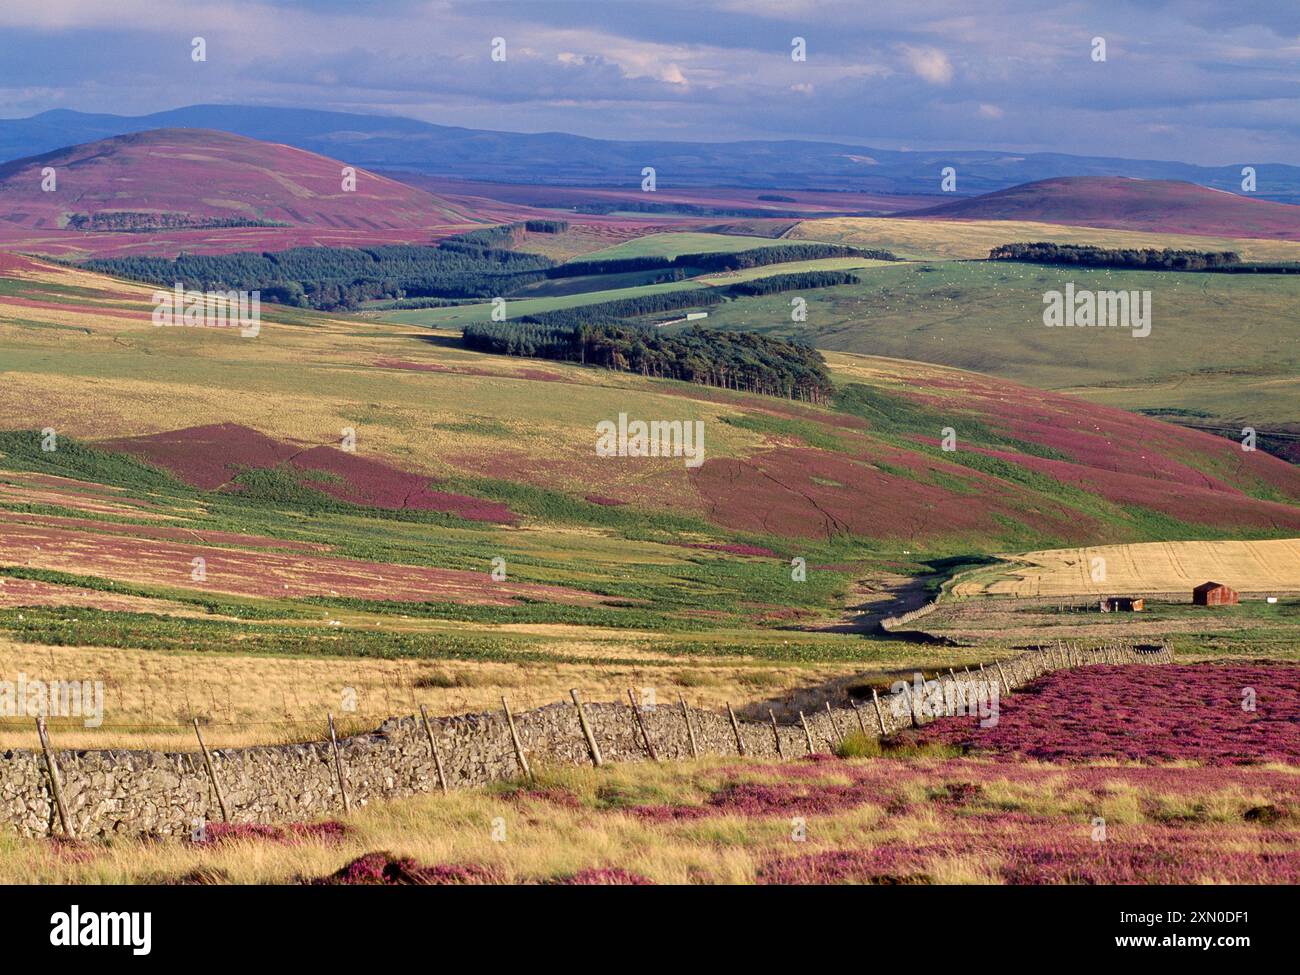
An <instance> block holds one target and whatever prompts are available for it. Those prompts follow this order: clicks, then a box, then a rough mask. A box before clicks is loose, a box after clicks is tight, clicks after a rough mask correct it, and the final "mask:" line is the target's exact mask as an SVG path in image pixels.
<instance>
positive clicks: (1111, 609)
mask: <svg viewBox="0 0 1300 975" xmlns="http://www.w3.org/2000/svg"><path fill="white" fill-rule="evenodd" d="M1146 604H1147V602H1146V600H1145V599H1142V598H1141V597H1139V596H1103V597H1102V598H1101V611H1102V612H1103V613H1140V612H1142V610H1143V609H1145V608H1146Z"/></svg>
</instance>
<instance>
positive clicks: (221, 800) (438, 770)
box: [0, 643, 1172, 837]
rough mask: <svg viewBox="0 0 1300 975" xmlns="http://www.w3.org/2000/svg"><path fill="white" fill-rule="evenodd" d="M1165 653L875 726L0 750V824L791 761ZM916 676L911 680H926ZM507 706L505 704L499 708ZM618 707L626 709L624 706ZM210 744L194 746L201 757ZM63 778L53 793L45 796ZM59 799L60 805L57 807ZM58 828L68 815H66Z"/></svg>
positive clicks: (1003, 675) (1004, 683) (580, 708)
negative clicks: (580, 771)
mask: <svg viewBox="0 0 1300 975" xmlns="http://www.w3.org/2000/svg"><path fill="white" fill-rule="evenodd" d="M1171 662H1172V654H1171V652H1170V651H1169V648H1168V647H1163V646H1162V647H1158V648H1153V649H1149V650H1148V649H1144V648H1141V647H1139V646H1137V645H1134V644H1127V643H1126V644H1107V645H1103V646H1101V647H1097V648H1091V649H1084V648H1082V647H1080V646H1077V645H1070V644H1062V643H1058V644H1055V645H1053V646H1041V647H1038V648H1037V649H1035V650H1030V651H1027V652H1024V653H1021V654H1019V655H1018V656H1015V657H1011V658H1008V659H1004V660H995V661H992V662H991V666H990V667H988V668H987V669H986V668H985V667H984V665H983V664H981V665H980V667H979V670H978V671H972V670H970V669H969V668H967V669H965V670H964V671H963V673H961V674H958V673H955V672H954V671H953V670H952V669H949V670H948V672H947V673H946V674H939V675H938V676H937V677H932V678H930V679H929V680H926V681H924V683H922V684H921V685H919V688H920V689H919V691H918V692H917V693H914V692H913V689H912V686H911V685H905V686H904V687H903V688H902V689H898V690H895V691H893V692H891V693H888V694H883V695H879V694H873V702H872V704H873V710H874V714H875V717H876V719H877V720H876V721H873V722H866V721H863V720H862V712H860V711H859V710H858V709H857V707H856V706H855V702H853V701H852V700H846V702H845V703H843V704H841V705H840V706H839V707H835V706H833V705H832V704H831V703H830V702H829V701H827V702H826V707H825V709H824V710H821V709H819V710H816V711H812V712H809V713H807V714H801V715H800V720H799V722H798V723H793V722H790V723H786V724H779V723H777V722H776V721H775V720H774V719H773V717H772V715H770V714H769V715H768V716H767V717H768V719H769V720H750V719H742V718H739V717H737V716H736V715H735V713H734V712H733V711H732V710H731V709H730V708H728V709H727V711H725V712H713V711H706V710H701V709H698V708H691V707H688V706H686V702H685V701H684V700H683V701H681V705H682V706H681V707H678V706H676V705H668V704H662V705H658V706H649V707H647V706H644V705H642V704H638V703H637V702H636V701H635V699H633V700H631V701H629V702H626V703H624V702H611V703H587V702H581V703H579V700H580V699H579V698H578V696H577V694H576V693H575V694H573V695H572V697H573V700H572V701H570V702H562V703H556V704H550V705H546V706H544V707H541V708H536V709H533V710H530V711H522V712H513V713H511V712H509V709H508V707H503V708H502V709H501V710H500V711H497V712H489V713H479V714H463V715H456V716H450V717H440V718H433V717H429V716H428V715H427V714H415V715H412V716H407V717H401V718H390V719H389V720H387V721H385V722H384V723H383V724H382V725H381V726H380V727H379V728H378V729H376V730H375V731H373V732H370V733H367V734H362V735H353V736H351V737H348V738H341V739H338V740H337V742H333V741H331V740H330V738H325V739H323V740H322V741H315V742H308V743H303V744H297V745H276V746H257V747H249V748H233V749H212V750H207V749H204V750H202V751H200V752H197V753H195V752H169V753H163V752H142V751H123V750H103V751H94V750H91V751H67V750H65V751H62V752H53V751H51V752H50V753H49V754H50V755H52V756H53V757H54V758H55V763H57V769H58V778H57V779H54V778H52V777H51V776H50V775H49V773H48V769H49V768H50V767H54V763H49V762H48V761H47V759H46V757H45V754H44V753H43V752H42V751H40V750H25V749H23V750H13V751H9V752H4V753H0V827H3V828H10V829H15V830H16V831H17V832H19V833H20V834H23V835H31V836H43V835H53V834H55V833H57V832H59V831H60V830H62V831H63V832H65V833H66V834H68V835H77V836H81V837H104V836H110V835H124V834H125V835H132V834H134V835H139V834H162V835H185V834H192V833H196V831H197V832H198V833H199V834H201V833H202V830H203V829H204V828H205V824H206V823H207V822H209V821H214V820H216V819H218V818H220V819H222V820H228V821H231V822H250V823H275V822H289V821H298V820H302V819H307V818H321V817H322V816H328V815H331V814H335V813H338V812H343V811H345V809H346V808H355V807H356V806H358V805H364V804H365V803H367V802H369V801H373V800H379V799H386V798H396V797H400V796H407V795H414V794H420V793H430V792H435V791H446V790H447V789H448V788H455V787H461V788H463V787H468V786H475V785H483V784H487V783H489V782H493V781H500V780H506V779H514V778H518V777H519V771H520V769H521V768H523V769H531V767H532V766H531V765H530V764H529V760H530V759H531V761H532V763H533V764H535V765H537V766H545V765H552V766H555V765H559V766H564V765H568V766H572V765H598V764H604V763H608V762H629V761H647V760H654V759H659V760H680V759H689V758H692V757H694V756H697V755H717V756H739V755H747V756H750V757H753V758H760V759H772V760H777V761H780V760H783V759H794V758H798V757H800V756H803V755H806V754H809V753H813V752H835V751H836V750H837V749H838V748H839V747H840V746H841V744H842V743H843V739H844V729H845V728H849V729H851V731H852V733H853V734H858V733H859V730H857V729H860V732H861V733H862V734H864V735H867V736H868V737H881V736H887V735H892V734H894V733H897V732H899V731H901V730H904V729H906V728H910V727H915V726H919V725H921V724H924V723H925V722H926V720H927V719H928V718H931V717H933V716H935V715H936V714H944V713H947V712H946V711H945V710H944V708H945V707H946V702H950V701H954V700H960V701H969V700H970V694H971V693H973V689H977V688H981V689H982V690H981V691H980V693H984V694H987V692H988V691H989V690H990V684H992V685H993V688H992V689H993V691H994V693H996V694H1001V693H1002V689H1003V688H1005V689H1006V691H1007V692H1010V693H1014V691H1015V689H1016V688H1019V687H1023V686H1024V685H1025V684H1027V683H1029V682H1030V681H1033V680H1034V679H1036V678H1038V677H1040V676H1043V675H1044V674H1047V673H1050V672H1052V671H1056V670H1061V669H1069V668H1073V667H1078V666H1086V665H1091V664H1134V663H1141V664H1148V663H1149V664H1166V663H1171ZM922 676H923V675H922ZM503 703H504V702H503ZM629 707H630V711H631V713H630V714H629ZM205 751H206V754H205V753H204V752H205ZM55 782H59V783H61V790H60V791H61V792H62V793H63V796H62V800H61V801H60V798H59V797H58V796H57V795H56V794H55V789H56V788H57V787H56V786H55V784H54V783H55ZM60 805H62V806H63V807H64V808H63V810H62V811H61V812H60V810H59V809H58V807H59V806H60ZM63 824H66V825H63Z"/></svg>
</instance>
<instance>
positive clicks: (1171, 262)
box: [989, 241, 1241, 271]
mask: <svg viewBox="0 0 1300 975" xmlns="http://www.w3.org/2000/svg"><path fill="white" fill-rule="evenodd" d="M989 260H991V261H1023V262H1027V263H1031V264H1076V265H1081V266H1083V267H1118V268H1136V269H1139V270H1158V271H1209V270H1218V269H1220V268H1226V267H1231V266H1233V265H1237V264H1240V263H1241V257H1240V255H1238V254H1236V253H1235V252H1233V251H1193V250H1177V249H1174V248H1165V249H1164V250H1156V249H1155V248H1151V247H1147V248H1143V249H1141V250H1139V249H1136V248H1128V247H1124V248H1121V247H1093V246H1091V245H1084V244H1053V243H1049V242H1046V241H1039V242H1036V243H1032V244H1026V243H1019V244H1002V245H1000V246H998V247H995V248H993V249H992V250H991V251H989Z"/></svg>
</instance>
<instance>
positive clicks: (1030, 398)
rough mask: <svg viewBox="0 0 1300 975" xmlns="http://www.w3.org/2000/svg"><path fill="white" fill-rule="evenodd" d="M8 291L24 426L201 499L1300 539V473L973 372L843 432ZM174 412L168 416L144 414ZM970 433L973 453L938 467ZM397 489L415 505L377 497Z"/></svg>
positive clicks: (1017, 538) (52, 272) (857, 530)
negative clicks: (681, 426)
mask: <svg viewBox="0 0 1300 975" xmlns="http://www.w3.org/2000/svg"><path fill="white" fill-rule="evenodd" d="M9 273H10V274H12V275H15V276H16V277H15V278H14V279H12V280H11V281H10V282H9V286H8V288H7V291H8V294H6V295H5V296H3V298H2V299H0V329H3V332H2V333H0V334H2V336H3V347H4V353H5V359H6V362H7V364H8V367H9V375H8V377H7V380H6V384H5V390H4V391H3V393H0V414H2V415H3V416H5V417H6V418H7V419H8V423H9V425H10V428H11V429H39V428H40V427H43V426H46V425H49V426H53V427H54V428H56V429H58V430H59V431H61V432H62V433H63V434H64V435H66V436H69V437H73V438H75V439H77V440H78V441H81V442H85V443H89V444H96V443H98V444H101V445H102V447H103V448H105V449H113V450H125V451H128V452H129V453H130V454H131V455H133V456H135V457H137V458H140V459H142V460H145V461H146V462H148V463H150V464H154V465H157V466H159V467H161V468H163V469H167V470H170V471H171V472H172V473H173V475H175V476H176V477H179V478H180V479H181V480H182V481H186V482H188V483H190V484H191V485H192V486H193V487H195V488H197V489H199V490H201V491H210V490H212V489H214V488H220V489H221V490H231V489H233V490H235V491H236V492H239V491H242V490H264V489H268V488H269V487H270V486H274V487H275V492H277V494H276V496H281V495H283V496H285V497H289V498H292V497H294V496H296V495H295V492H298V493H299V494H300V492H301V491H308V492H315V493H314V494H312V495H311V496H312V497H316V496H317V495H319V494H321V493H322V492H323V493H324V494H325V495H328V496H333V497H335V498H337V499H342V500H344V501H346V502H347V503H349V504H350V505H353V506H356V505H361V506H369V507H376V506H377V507H385V506H390V507H391V506H396V507H398V508H403V507H406V508H412V507H421V508H424V509H427V510H434V511H441V512H446V513H449V514H451V515H454V516H455V517H457V518H459V519H466V518H468V519H470V520H472V521H474V522H475V523H478V524H491V523H502V524H506V525H509V524H513V523H522V524H537V525H548V524H553V523H554V519H555V518H556V517H557V516H558V517H559V518H560V520H561V521H563V522H567V523H574V524H579V525H584V526H587V527H589V528H604V529H609V528H611V526H614V527H615V528H617V526H620V525H631V524H634V523H635V524H643V523H644V522H643V519H646V518H649V519H651V520H653V519H656V518H668V519H670V520H671V521H672V523H673V524H675V525H676V528H675V529H674V530H673V532H672V533H670V535H668V536H665V537H674V538H677V537H680V536H681V534H682V532H685V533H686V534H687V535H688V536H690V537H693V538H694V539H695V540H698V541H699V542H701V543H703V544H714V545H716V544H723V545H734V544H740V545H749V546H755V547H759V548H765V549H768V550H771V551H774V552H782V551H786V550H788V549H790V547H791V546H792V545H794V546H797V547H801V546H804V545H807V544H811V543H820V544H824V545H832V546H844V545H848V546H850V547H855V546H858V545H867V546H869V547H870V548H873V549H876V550H884V551H891V550H892V551H896V552H897V551H902V550H904V549H907V550H911V551H913V552H925V553H929V554H931V555H936V556H937V555H942V554H947V553H950V552H957V551H972V550H978V551H990V550H1005V549H1008V548H1019V547H1024V546H1026V545H1028V546H1031V547H1051V546H1053V545H1055V544H1057V543H1060V544H1071V543H1079V542H1084V541H1088V542H1097V541H1142V540H1151V539H1158V538H1165V537H1188V536H1194V535H1197V534H1202V533H1206V532H1209V533H1211V534H1214V533H1218V532H1223V531H1232V532H1236V533H1240V532H1262V533H1265V534H1268V533H1273V532H1277V531H1284V530H1287V531H1294V530H1296V529H1297V528H1300V508H1297V507H1295V506H1294V502H1295V500H1296V499H1298V498H1300V470H1297V469H1296V468H1294V467H1291V466H1290V465H1287V464H1285V463H1283V462H1281V461H1279V460H1277V459H1275V458H1273V457H1270V456H1268V455H1266V454H1264V453H1262V452H1260V453H1255V454H1243V453H1242V452H1241V451H1240V450H1239V449H1236V445H1235V444H1233V443H1231V442H1229V441H1226V440H1223V439H1220V438H1216V437H1212V436H1209V435H1207V434H1203V433H1198V432H1194V431H1190V430H1185V429H1181V428H1178V427H1174V426H1170V425H1167V424H1164V423H1161V422H1158V421H1155V420H1151V419H1147V418H1144V417H1142V416H1138V415H1134V414H1130V413H1124V412H1121V411H1118V410H1112V409H1109V408H1105V407H1099V406H1093V405H1090V404H1088V403H1085V402H1083V401H1081V400H1078V399H1074V398H1072V397H1069V396H1064V395H1060V394H1057V393H1050V392H1042V391H1039V390H1035V389H1031V388H1029V387H1025V386H1019V385H1017V384H1015V383H1012V382H1008V381H1005V380H1000V379H994V378H991V377H987V376H981V375H976V374H972V373H963V372H959V371H956V370H951V369H944V368H939V367H930V366H924V367H922V366H918V365H916V364H914V363H904V362H901V361H897V360H886V359H872V358H863V357H856V356H834V357H832V358H831V360H830V366H831V371H832V376H833V378H834V379H835V380H836V382H837V383H838V384H839V386H840V388H841V395H840V398H839V401H838V403H837V405H836V408H834V409H823V408H817V407H813V406H809V405H806V404H799V403H793V402H790V401H787V400H783V399H779V398H775V397H764V396H751V395H746V394H742V393H737V392H734V391H727V390H720V389H714V388H709V387H701V386H693V385H688V384H682V383H675V382H668V381H655V380H647V379H644V378H641V377H640V376H634V375H628V374H613V373H609V372H606V371H604V370H596V369H589V368H582V367H579V366H572V365H567V364H563V363H556V362H538V361H535V360H528V359H519V358H513V357H498V356H491V355H481V354H474V353H470V352H467V351H465V350H463V349H461V348H460V347H459V342H458V341H457V340H454V339H451V338H450V337H438V338H437V340H436V341H435V342H432V343H431V342H430V341H429V339H430V334H429V333H428V332H427V331H421V332H419V333H415V334H412V333H411V331H410V327H409V326H402V325H382V324H378V323H368V324H367V325H366V326H359V325H358V324H356V323H354V322H349V321H347V320H345V319H331V318H323V317H320V316H312V317H309V318H302V317H299V316H298V313H295V314H294V317H292V318H290V319H289V320H288V322H287V323H285V324H277V323H276V322H275V321H272V322H270V323H267V324H266V325H265V327H264V328H263V330H262V332H261V334H260V335H259V336H258V337H257V338H256V339H241V338H239V337H238V336H237V335H236V334H233V333H227V332H225V331H224V330H215V329H157V328H153V327H152V326H151V325H150V324H149V305H148V298H147V295H148V293H149V289H147V288H145V287H143V286H137V285H129V284H126V283H124V282H119V281H114V280H112V279H107V278H102V277H99V276H96V275H91V274H87V273H84V272H69V271H66V270H63V269H57V268H51V267H49V266H45V265H41V264H39V263H34V262H15V264H14V266H13V269H12V270H11V271H10V272H9ZM56 350H57V352H58V355H57V356H52V355H51V353H52V352H54V351H56ZM146 363H147V365H146ZM290 363H292V364H293V369H292V370H289V371H286V369H285V366H286V365H288V364H290ZM87 384H90V385H91V386H93V388H94V390H95V397H94V398H95V408H94V409H93V410H87V409H86V408H85V404H86V392H85V391H86V389H87ZM561 389H562V394H561V395H557V392H558V391H559V390H561ZM38 390H39V393H38ZM182 391H183V392H182ZM37 401H39V402H41V403H42V411H41V416H40V417H39V418H37V417H34V416H30V415H29V414H30V404H31V403H33V402H37ZM154 402H166V403H167V404H168V405H167V408H166V409H165V410H158V409H154V408H142V407H144V405H145V404H150V403H154ZM359 403H365V404H368V405H367V406H366V407H365V408H364V409H362V408H359V407H358V406H357V404H359ZM466 404H474V405H473V406H472V407H469V408H467V406H466ZM467 412H468V414H469V415H468V416H467ZM620 413H629V414H632V415H642V416H646V417H649V418H668V419H680V420H683V421H686V420H699V421H701V422H703V423H704V425H705V431H706V438H707V447H706V453H705V459H704V461H703V463H702V464H701V465H699V466H697V467H692V466H687V465H685V464H683V463H682V462H681V461H680V460H672V459H669V458H657V459H647V460H646V461H645V462H644V463H636V462H630V461H629V460H628V459H624V460H623V461H622V462H619V461H611V460H610V459H609V458H601V457H599V456H597V455H596V454H595V452H594V450H593V447H594V431H595V429H596V424H597V423H598V422H600V421H601V420H604V419H608V418H611V417H617V416H618V415H619V414H620ZM417 417H418V418H419V419H418V422H417V421H416V419H415V418H417ZM38 421H39V422H38ZM948 426H951V427H953V428H955V429H956V431H958V438H959V444H960V447H959V449H958V450H956V451H955V452H947V451H943V450H941V449H940V447H939V443H938V441H939V440H940V438H941V437H942V436H943V433H942V431H943V430H944V428H945V427H948ZM347 427H352V428H355V429H356V430H357V431H358V433H357V436H358V438H359V440H360V441H361V443H362V444H363V445H364V450H363V451H362V452H361V453H360V454H359V455H358V456H356V457H355V458H354V457H350V456H347V455H343V454H341V453H339V452H338V451H337V450H334V449H333V448H331V447H329V445H330V444H332V443H335V442H336V441H337V438H338V436H339V433H338V431H340V430H342V429H344V428H347ZM196 428H198V429H196ZM200 433H201V434H202V436H199V434H200ZM187 445H188V446H187ZM315 448H320V449H315ZM259 458H261V459H259ZM289 458H296V460H295V462H294V463H293V464H291V465H288V466H285V462H286V461H287V460H288V459H289ZM363 461H364V463H363ZM223 465H224V466H225V467H226V472H225V473H224V474H223V473H222V471H221V467H222V466H223ZM375 465H382V466H379V467H376V466H375ZM214 466H215V469H214ZM263 467H264V468H266V469H267V470H274V471H278V472H279V473H278V474H277V475H276V476H277V477H278V478H280V480H278V481H276V482H275V485H268V484H263V483H261V482H260V481H239V482H237V483H234V484H228V485H227V487H225V488H221V485H223V484H227V482H230V481H231V480H232V479H234V478H237V477H238V475H239V472H240V471H245V470H249V469H258V468H263ZM199 472H202V473H199ZM321 472H324V473H321ZM399 475H400V476H399ZM428 478H434V479H435V483H433V484H429V483H428V482H427V479H428ZM285 479H287V480H285ZM381 483H382V484H385V485H388V486H389V487H391V486H392V485H394V484H396V485H399V487H400V486H401V485H407V486H406V487H401V488H400V490H398V489H396V488H394V489H392V490H389V491H387V493H386V494H384V493H382V492H381V493H380V494H376V493H375V488H376V485H380V484H381ZM426 489H427V490H426ZM285 492H288V493H287V494H285ZM535 492H541V493H540V494H538V493H535ZM386 497H387V498H390V499H391V500H385V498H386ZM412 497H420V498H423V499H425V500H423V501H421V503H420V505H418V506H416V505H413V504H411V503H410V498H412ZM544 499H548V500H544ZM592 499H595V500H592ZM321 503H324V502H321ZM479 513H481V514H479ZM482 530H484V531H492V532H498V531H503V530H504V531H508V530H509V528H508V527H507V528H505V529H482ZM580 588H582V587H580Z"/></svg>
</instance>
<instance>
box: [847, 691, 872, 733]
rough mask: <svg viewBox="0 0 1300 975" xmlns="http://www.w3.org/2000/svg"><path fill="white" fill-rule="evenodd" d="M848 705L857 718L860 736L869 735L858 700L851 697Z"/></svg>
mask: <svg viewBox="0 0 1300 975" xmlns="http://www.w3.org/2000/svg"><path fill="white" fill-rule="evenodd" d="M849 707H851V708H852V709H853V714H854V716H855V717H856V718H857V719H858V730H860V731H861V732H862V737H863V738H869V737H871V736H870V735H869V734H867V722H866V720H865V719H864V718H863V717H862V708H860V707H859V706H858V702H857V701H855V700H853V698H849Z"/></svg>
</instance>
